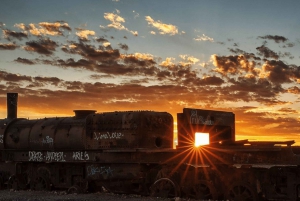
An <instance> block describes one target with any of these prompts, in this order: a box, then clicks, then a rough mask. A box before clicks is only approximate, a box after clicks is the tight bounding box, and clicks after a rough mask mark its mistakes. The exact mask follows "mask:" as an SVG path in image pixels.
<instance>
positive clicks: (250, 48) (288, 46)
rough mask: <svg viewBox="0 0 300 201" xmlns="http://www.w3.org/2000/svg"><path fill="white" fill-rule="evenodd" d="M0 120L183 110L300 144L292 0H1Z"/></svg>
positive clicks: (299, 76) (299, 17)
mask: <svg viewBox="0 0 300 201" xmlns="http://www.w3.org/2000/svg"><path fill="white" fill-rule="evenodd" d="M0 4H1V6H0V29H1V33H0V85H1V87H0V118H6V115H7V114H6V93H9V92H16V93H19V104H18V107H19V108H18V117H22V118H29V119H35V118H43V117H51V116H73V115H74V113H73V110H76V109H93V110H97V112H107V111H124V110H125V111H132V110H154V111H166V112H169V113H171V114H172V115H173V116H174V119H175V121H176V114H177V113H181V112H182V109H183V108H198V109H208V110H222V111H230V112H233V113H235V119H236V135H237V137H236V139H237V140H239V139H249V140H276V141H286V140H295V141H296V145H300V137H299V134H300V116H299V107H300V102H299V100H300V96H299V95H300V66H299V65H300V34H299V33H300V12H299V8H300V1H298V0H293V1H291V0H286V1H281V0H265V1H261V0H252V1H240V0H226V1H224V0H207V1H205V0H189V1H179V0H164V1H160V0H152V1H148V0H147V1H146V0H100V1H92V0H90V1H88V0H85V1H78V0H66V1H57V0H52V1H38V0H30V1H23V0H14V1H11V0H1V3H0Z"/></svg>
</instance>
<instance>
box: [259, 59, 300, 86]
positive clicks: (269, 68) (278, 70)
mask: <svg viewBox="0 0 300 201" xmlns="http://www.w3.org/2000/svg"><path fill="white" fill-rule="evenodd" d="M263 70H264V71H265V72H267V78H268V79H269V80H270V81H271V82H273V83H275V84H283V83H290V82H292V81H293V80H297V79H299V78H300V67H297V66H294V65H287V64H285V63H284V62H283V61H280V60H279V61H276V60H271V61H266V62H265V64H264V65H263Z"/></svg>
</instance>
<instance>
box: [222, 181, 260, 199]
mask: <svg viewBox="0 0 300 201" xmlns="http://www.w3.org/2000/svg"><path fill="white" fill-rule="evenodd" d="M226 198H227V199H229V200H235V201H258V195H257V193H256V192H255V189H254V188H253V187H251V186H250V185H249V184H247V183H245V182H237V183H234V184H232V185H231V186H230V187H229V190H228V193H227V196H226Z"/></svg>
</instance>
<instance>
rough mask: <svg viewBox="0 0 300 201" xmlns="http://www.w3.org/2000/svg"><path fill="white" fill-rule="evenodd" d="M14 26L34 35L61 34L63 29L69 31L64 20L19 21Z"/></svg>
mask: <svg viewBox="0 0 300 201" xmlns="http://www.w3.org/2000/svg"><path fill="white" fill-rule="evenodd" d="M15 27H17V28H19V29H21V30H23V31H28V32H29V33H31V34H32V35H34V36H46V35H50V36H62V35H64V34H63V32H64V31H71V28H70V26H69V25H68V23H65V22H53V23H51V22H40V23H38V24H33V23H30V24H29V25H25V24H24V23H20V24H15Z"/></svg>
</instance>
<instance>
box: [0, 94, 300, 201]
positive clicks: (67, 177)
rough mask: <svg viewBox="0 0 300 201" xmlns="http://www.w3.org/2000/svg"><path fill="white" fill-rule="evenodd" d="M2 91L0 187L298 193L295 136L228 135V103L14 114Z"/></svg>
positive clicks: (204, 196)
mask: <svg viewBox="0 0 300 201" xmlns="http://www.w3.org/2000/svg"><path fill="white" fill-rule="evenodd" d="M17 103H18V94H16V93H8V94H7V113H8V114H7V118H5V119H2V120H0V153H1V154H0V163H1V165H0V188H9V189H15V190H19V189H32V190H51V189H66V190H67V191H68V192H69V193H72V192H76V193H85V192H93V191H101V190H103V189H106V190H108V191H111V192H115V193H136V194H141V195H151V196H159V197H189V198H195V199H200V200H220V199H227V200H249V201H250V200H300V167H299V165H300V157H299V155H297V154H294V152H297V151H298V149H297V147H293V146H291V145H292V144H293V143H294V141H280V142H276V141H263V142H261V141H259V142H251V141H248V140H240V141H236V140H235V115H234V113H232V112H225V111H214V110H203V109H193V108H184V109H183V112H182V113H178V114H177V131H178V134H177V135H178V145H177V146H176V148H175V149H174V148H173V144H174V129H173V127H174V120H173V117H172V115H171V114H169V113H167V112H154V111H116V112H103V113H96V111H95V110H75V111H74V112H75V115H74V116H72V117H53V118H42V119H33V120H29V119H25V118H18V117H17Z"/></svg>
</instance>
